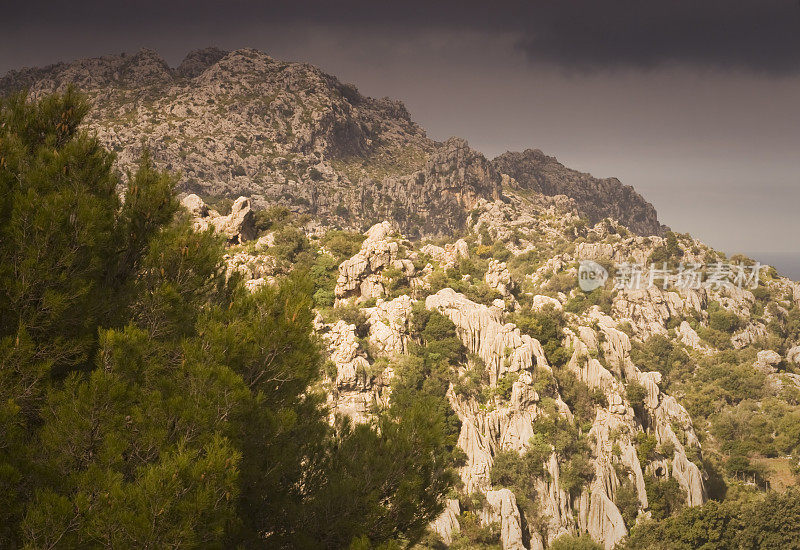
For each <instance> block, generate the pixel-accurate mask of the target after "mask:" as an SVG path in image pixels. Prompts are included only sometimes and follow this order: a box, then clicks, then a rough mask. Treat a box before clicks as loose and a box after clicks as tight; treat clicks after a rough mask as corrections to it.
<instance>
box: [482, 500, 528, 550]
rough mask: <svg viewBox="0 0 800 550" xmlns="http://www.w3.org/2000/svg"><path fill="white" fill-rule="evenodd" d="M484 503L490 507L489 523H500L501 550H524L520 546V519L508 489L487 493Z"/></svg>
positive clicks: (522, 546)
mask: <svg viewBox="0 0 800 550" xmlns="http://www.w3.org/2000/svg"><path fill="white" fill-rule="evenodd" d="M486 501H487V502H488V504H489V506H490V507H491V511H490V514H489V521H497V522H498V523H500V542H501V543H502V544H503V550H525V546H524V545H523V544H522V519H521V518H520V515H519V509H518V508H517V499H516V498H515V497H514V493H512V492H511V491H509V490H508V489H500V490H498V491H488V492H487V493H486Z"/></svg>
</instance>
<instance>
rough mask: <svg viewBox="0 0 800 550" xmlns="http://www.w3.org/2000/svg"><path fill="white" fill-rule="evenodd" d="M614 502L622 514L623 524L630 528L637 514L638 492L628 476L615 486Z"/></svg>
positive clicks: (634, 523)
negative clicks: (615, 495) (615, 496)
mask: <svg viewBox="0 0 800 550" xmlns="http://www.w3.org/2000/svg"><path fill="white" fill-rule="evenodd" d="M614 503H615V504H616V505H617V508H618V509H619V511H620V513H621V514H622V519H624V520H625V526H626V527H627V528H628V530H630V529H632V528H633V526H634V525H636V517H637V516H638V515H639V494H638V492H637V491H636V485H634V483H633V482H632V481H631V480H630V479H629V478H628V477H625V478H624V479H623V480H622V483H620V485H619V487H618V488H617V498H616V500H615V502H614Z"/></svg>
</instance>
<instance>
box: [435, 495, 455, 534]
mask: <svg viewBox="0 0 800 550" xmlns="http://www.w3.org/2000/svg"><path fill="white" fill-rule="evenodd" d="M460 513H461V506H460V505H459V503H458V500H457V499H454V498H449V499H447V506H445V509H444V512H442V513H441V515H440V516H439V517H438V518H436V520H435V521H434V522H432V523H431V529H432V530H433V531H434V532H435V533H436V534H437V535H439V536H440V537H442V541H443V542H444V543H445V544H450V543H452V542H453V535H454V534H456V533H457V532H458V531H459V529H460V526H459V524H458V516H459V514H460Z"/></svg>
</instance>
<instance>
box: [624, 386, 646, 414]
mask: <svg viewBox="0 0 800 550" xmlns="http://www.w3.org/2000/svg"><path fill="white" fill-rule="evenodd" d="M625 395H626V396H627V397H628V402H629V403H630V404H631V407H633V411H634V412H635V413H636V415H637V416H638V417H639V418H641V419H644V418H645V405H644V400H645V398H646V397H647V390H646V389H645V388H644V386H642V385H641V384H640V383H639V382H637V381H636V380H631V381H630V382H628V383H627V384H625Z"/></svg>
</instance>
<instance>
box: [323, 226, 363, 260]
mask: <svg viewBox="0 0 800 550" xmlns="http://www.w3.org/2000/svg"><path fill="white" fill-rule="evenodd" d="M364 239H366V236H365V235H362V234H361V233H353V232H350V231H328V232H327V233H325V236H324V237H322V239H321V240H320V245H322V246H324V247H325V248H327V249H328V250H330V251H331V253H332V254H333V257H334V258H335V259H336V263H337V265H338V264H340V263H342V262H343V261H344V260H346V259H348V258H352V257H353V256H355V255H356V253H358V251H359V250H360V249H361V243H363V242H364Z"/></svg>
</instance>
